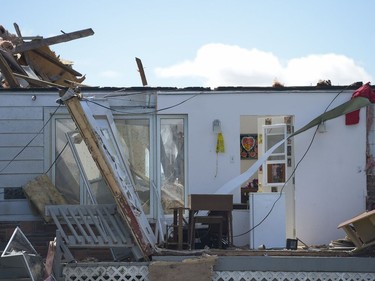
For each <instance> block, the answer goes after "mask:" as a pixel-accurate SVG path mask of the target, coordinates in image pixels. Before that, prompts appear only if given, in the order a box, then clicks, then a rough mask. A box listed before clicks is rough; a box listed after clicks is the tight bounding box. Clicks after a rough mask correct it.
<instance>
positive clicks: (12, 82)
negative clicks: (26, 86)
mask: <svg viewBox="0 0 375 281" xmlns="http://www.w3.org/2000/svg"><path fill="white" fill-rule="evenodd" d="M0 70H1V73H2V74H3V75H4V77H5V80H6V81H7V82H8V84H9V87H10V88H20V84H19V83H18V81H17V79H16V78H15V77H14V75H13V72H12V70H11V69H10V67H9V65H8V63H7V61H6V59H5V58H4V56H3V54H2V53H1V52H0Z"/></svg>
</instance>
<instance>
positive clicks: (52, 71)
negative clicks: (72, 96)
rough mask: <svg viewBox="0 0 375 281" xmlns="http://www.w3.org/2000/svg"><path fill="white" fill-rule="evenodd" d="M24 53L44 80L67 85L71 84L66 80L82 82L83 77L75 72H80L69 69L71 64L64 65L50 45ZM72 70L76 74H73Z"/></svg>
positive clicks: (31, 65) (30, 64)
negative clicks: (77, 75)
mask: <svg viewBox="0 0 375 281" xmlns="http://www.w3.org/2000/svg"><path fill="white" fill-rule="evenodd" d="M24 54H27V58H28V63H29V66H30V67H31V68H32V69H33V70H34V71H35V73H36V74H38V75H39V76H40V77H41V78H42V79H43V80H46V81H50V82H52V83H55V84H59V85H61V86H65V87H70V86H71V84H70V83H67V82H65V80H70V81H74V82H76V83H81V82H82V78H77V77H76V76H75V74H80V73H75V72H73V71H72V70H71V69H70V70H69V71H68V70H67V68H69V66H64V67H62V63H61V62H60V59H59V58H58V57H57V56H56V54H55V53H54V52H53V51H51V49H50V48H49V47H48V46H45V47H41V48H39V49H37V50H33V51H27V52H25V53H24ZM57 62H60V63H57ZM72 72H73V73H74V74H72ZM83 79H84V78H83Z"/></svg>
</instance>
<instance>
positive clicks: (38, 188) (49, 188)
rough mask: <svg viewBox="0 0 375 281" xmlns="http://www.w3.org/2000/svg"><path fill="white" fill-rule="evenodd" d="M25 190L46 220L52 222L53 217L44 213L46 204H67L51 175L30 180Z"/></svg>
mask: <svg viewBox="0 0 375 281" xmlns="http://www.w3.org/2000/svg"><path fill="white" fill-rule="evenodd" d="M23 190H24V192H25V194H26V196H27V197H28V198H29V200H30V201H31V202H32V204H33V205H34V206H35V207H36V208H37V210H38V212H39V214H40V215H41V216H42V217H43V219H44V220H45V221H46V222H50V220H51V218H50V217H47V216H46V215H45V213H44V208H45V206H46V205H65V204H67V202H66V200H65V198H64V197H63V196H62V194H61V193H59V192H58V190H57V189H56V187H55V186H54V185H53V183H52V182H51V180H50V179H49V177H48V176H47V175H45V174H43V175H41V176H38V177H36V178H35V179H33V180H31V181H29V182H28V183H27V184H26V185H25V186H24V187H23Z"/></svg>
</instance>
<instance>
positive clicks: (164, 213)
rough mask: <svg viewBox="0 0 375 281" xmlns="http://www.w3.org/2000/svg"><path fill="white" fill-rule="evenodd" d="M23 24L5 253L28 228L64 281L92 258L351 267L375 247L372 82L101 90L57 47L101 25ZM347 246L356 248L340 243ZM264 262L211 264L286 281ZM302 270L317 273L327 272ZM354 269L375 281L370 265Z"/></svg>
mask: <svg viewBox="0 0 375 281" xmlns="http://www.w3.org/2000/svg"><path fill="white" fill-rule="evenodd" d="M15 27H16V30H17V35H13V34H11V33H9V32H8V31H7V30H6V29H4V28H0V32H1V34H2V35H1V37H2V38H3V41H2V43H1V45H0V46H1V49H0V69H1V75H2V79H3V80H2V81H3V84H2V88H1V89H0V107H1V109H0V124H1V125H0V134H1V138H0V201H1V203H0V243H1V244H2V249H5V250H4V252H5V253H8V250H7V245H8V246H9V244H8V241H9V240H10V239H11V238H12V233H14V229H18V228H19V229H20V230H21V231H22V233H23V235H24V236H25V237H27V239H28V240H29V242H30V244H31V245H32V246H33V247H34V248H35V251H36V252H38V253H39V254H41V256H43V257H47V256H48V254H49V253H50V251H51V248H53V247H51V243H50V241H55V243H54V244H55V248H54V250H53V251H54V257H55V262H52V264H53V265H50V267H49V270H52V271H53V272H54V276H56V278H57V277H59V278H62V279H61V280H84V277H83V273H82V272H84V271H85V270H84V269H81V271H80V272H81V273H80V274H81V275H80V276H78V275H79V274H78V275H77V273H76V272H75V273H74V269H72V268H71V267H69V266H70V265H71V262H72V261H75V262H77V261H82V260H86V261H87V258H91V257H92V258H93V260H94V261H95V262H91V263H89V264H90V265H89V266H90V268H91V267H92V266H95V264H96V265H98V264H99V263H100V262H102V261H106V262H108V261H115V262H119V263H120V262H131V263H133V266H134V265H136V264H138V263H140V262H151V261H153V260H154V261H155V260H158V258H160V257H162V256H164V257H165V256H167V255H168V254H170V253H171V252H173V255H174V256H176V255H177V256H183V255H189V256H194V255H197V253H202V252H203V251H205V250H207V249H218V250H217V251H212V252H209V253H210V254H213V255H219V256H220V255H222V253H223V252H225V253H226V254H224V255H228V251H229V252H230V251H231V253H232V254H233V253H235V254H234V255H235V256H238V255H245V256H246V255H247V256H250V257H252V258H254V256H261V257H258V258H264V256H268V255H277V254H278V255H281V256H284V255H289V256H290V255H291V256H300V255H306V253H307V255H308V254H309V253H310V254H311V252H313V253H314V254H315V255H314V256H315V257H316V256H319V255H323V256H325V257H327V256H335V257H337V256H341V257H342V259H345V258H347V257H348V258H349V257H350V258H352V255H353V254H352V253H353V252H352V250H353V249H354V250H357V251H359V252H360V250H363V249H366V248H367V247H368V246H371V245H372V243H374V241H375V230H374V228H373V221H374V219H373V212H372V211H370V210H371V209H373V204H374V202H375V197H374V196H375V195H374V193H373V192H374V187H373V186H372V185H373V184H372V182H373V180H372V172H373V171H372V169H373V160H372V159H373V158H372V154H371V152H372V151H373V142H372V139H373V137H374V130H373V127H372V124H373V116H372V107H373V106H372V105H371V102H373V100H372V99H373V98H374V97H373V96H372V94H373V91H372V88H371V86H370V85H369V84H364V85H363V84H362V83H353V84H352V85H348V86H331V85H323V86H321V85H317V86H311V87H219V88H216V89H208V88H183V89H179V88H158V87H147V86H144V87H133V88H131V87H130V88H110V87H108V88H98V87H89V86H87V85H83V84H82V83H83V82H84V76H83V75H82V74H80V73H79V72H77V71H75V70H74V69H73V68H72V64H71V63H67V62H64V61H63V60H61V59H60V58H59V57H58V56H56V55H55V54H54V53H53V52H52V51H51V50H50V49H49V47H48V46H49V45H52V44H56V43H61V42H66V41H69V40H72V39H78V38H81V37H85V36H89V35H92V34H93V32H92V30H83V31H79V32H73V33H71V34H63V35H60V36H56V37H51V38H41V37H35V38H25V37H22V34H21V32H20V30H19V29H18V28H17V26H16V25H15ZM366 210H368V211H366ZM358 215H359V216H360V217H357V216H358ZM362 219H368V221H367V220H366V221H365V223H364V224H365V226H364V229H365V230H364V232H363V233H364V234H363V233H360V232H359V229H361V227H362V225H363V224H359V225H358V232H354V233H353V232H352V228H353V224H354V225H356V223H357V220H361V222H363V221H362ZM348 226H349V227H348ZM362 235H363V236H362ZM21 236H22V235H21ZM342 238H345V239H343V240H345V244H339V243H338V242H337V241H338V240H340V239H342ZM293 243H297V244H298V245H299V246H301V245H302V246H305V250H302V251H299V250H297V245H292V244H293ZM337 243H338V244H337ZM52 244H53V243H52ZM336 245H339V246H338V247H336V248H335V246H336ZM348 245H349V246H348ZM8 248H9V247H8ZM168 250H171V252H168ZM10 252H11V251H10ZM176 252H177V254H176ZM244 252H246V254H244ZM241 253H242V254H241ZM286 253H287V254H286ZM301 253H302V254H301ZM8 254H9V253H8ZM161 259H162V258H161ZM252 261H253V268H251V269H247V270H246V269H244V268H245V267H241V266H238V264H237V265H236V266H234V265H233V264H232V263H231V262H230V261H228V262H226V263H225V264H226V265H223V264H224V262H222V261H221V262H219V263H218V264H219V265H220V264H221V266H222V268H226V269H225V270H224V269H220V266H219V265H217V266H216V267H212V266H213V265H212V263H210V262H211V261H210V262H209V263H208V264H209V268H210V269H211V271H212V268H214V271H215V274H214V275H211V276H209V278H212V280H229V279H225V277H224V275H220V274H221V273H219V272H221V271H222V272H227V274H229V275H230V274H233V275H230V276H232V277H231V278H233V279H232V280H241V278H243V276H244V275H241V274H245V273H246V272H247V273H246V274H250V273H249V272H252V273H251V274H253V275H252V276H253V277H254V278H255V280H258V279H257V278H259V280H261V279H262V278H263V277H264V275H263V273H264V272H269V271H275V270H270V269H268V270H267V267H266V266H264V263H263V261H264V260H259V261H258V260H257V261H255V260H252ZM296 261H297V260H296ZM64 262H67V265H66V266H63V264H64ZM236 262H238V261H236ZM298 262H300V261H298ZM346 262H349V261H348V260H346V261H345V262H343V261H340V262H338V264H339V263H341V264H343V265H346V264H347V263H346ZM361 262H362V265H361V266H364V265H366V266H367V268H369V267H368V265H369V264H371V260H366V261H365V262H364V261H363V260H362V261H361ZM242 263H243V261H242ZM246 263H248V262H246ZM280 263H281V264H282V261H281V260H277V264H280ZM349 263H350V262H349ZM46 264H47V263H46ZM93 264H94V265H93ZM228 264H229V265H231V264H232V265H233V268H237V271H238V272H245V273H238V272H237V273H228V272H233V271H236V270H231V269H229V268H228ZM312 264H314V262H312ZM327 264H330V263H327ZM0 265H1V264H0ZM74 265H75V267H77V263H74ZM269 265H270V266H275V264H274V263H273V262H271V263H270V264H269ZM110 266H112V267H113V266H114V265H113V264H110ZM144 266H145V265H144V264H143V265H140V268H142V269H140V271H137V273H136V274H135V275H137V274H138V275H142V274H145V275H147V274H150V275H149V276H150V280H151V279H152V278H151V276H152V274H161V272H160V271H162V270H160V269H159V271H158V269H155V268H153V269H152V270H151V269H150V271H149V273H142V272H141V271H142V270H145V271H146V272H147V269H144V268H143V267H144ZM361 266H360V267H361ZM146 268H147V266H146ZM238 268H241V269H238ZM274 268H275V267H274ZM286 268H287V266H286V267H285V268H282V269H280V268H279V269H276V271H278V272H279V273H280V272H282V275H280V276H281V277H282V279H277V278H279V277H280V276H278V277H277V276H276V273H274V274H275V275H273V276H274V278H276V280H296V279H293V278H294V277H291V275H288V273H285V272H286V271H288V270H287V269H286ZM306 268H307V269H305V270H304V272H305V273H306V272H315V275H314V276H315V277H316V278H318V277H317V276H319V275H316V274H318V273H316V272H319V270H318V269H317V268H314V266H310V267H309V266H307V267H306ZM361 268H362V267H361ZM90 270H91V272H92V271H93V269H92V268H91V269H90ZM164 271H165V270H164ZM190 271H191V270H190ZM290 271H291V272H293V270H292V269H290ZM295 271H298V270H297V269H294V272H295ZM322 271H324V272H326V273H325V274H328V273H327V272H330V274H331V273H332V272H341V269H340V267H339V266H336V265H335V266H333V267H332V268H331V269H330V268H324V269H322ZM298 272H299V271H298ZM353 272H354V273H353ZM346 273H347V274H367V275H366V276H370V277H371V278H372V279H368V280H374V278H375V277H374V270H367V271H366V270H362V269H358V268H354V269H352V270H351V271H350V270H349V273H348V272H346ZM69 274H71V275H69ZM108 274H109V273H108ZM118 274H119V273H118ZM129 274H130V273H129ZM211 274H212V272H211ZM270 274H272V273H270ZM293 274H295V273H293ZM306 274H307V273H306ZM138 275H137V276H138ZM77 276H78V277H77ZM142 276H143V275H142ZM154 276H156V275H154ZM159 276H160V275H159ZM202 276H203V275H202ZM234 276H242V277H239V278H238V279H235V277H234ZM350 276H352V275H350ZM81 277H82V279H79V278H81ZM281 277H280V278H281ZM63 278H65V279H63ZM75 278H78V279H75ZM85 278H87V277H85ZM311 278H312V277H310V279H311ZM330 278H331V279H330V280H333V279H334V278H333V277H330ZM35 280H36V279H35ZM111 280H112V279H111ZM113 280H115V279H113ZM131 280H140V279H131ZM142 280H143V279H142ZM166 280H169V279H166ZM336 280H337V279H336ZM342 280H344V279H342Z"/></svg>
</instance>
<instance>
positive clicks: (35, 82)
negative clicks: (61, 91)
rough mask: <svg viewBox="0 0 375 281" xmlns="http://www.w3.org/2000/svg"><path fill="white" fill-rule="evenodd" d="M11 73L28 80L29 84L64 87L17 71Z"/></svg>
mask: <svg viewBox="0 0 375 281" xmlns="http://www.w3.org/2000/svg"><path fill="white" fill-rule="evenodd" d="M13 75H14V76H15V77H18V78H22V79H25V80H26V81H27V82H29V83H30V84H33V85H35V86H40V87H46V86H50V87H57V88H61V87H65V86H64V85H60V84H56V83H52V82H49V81H44V80H39V79H35V78H32V77H29V76H26V75H22V74H18V73H13Z"/></svg>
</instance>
